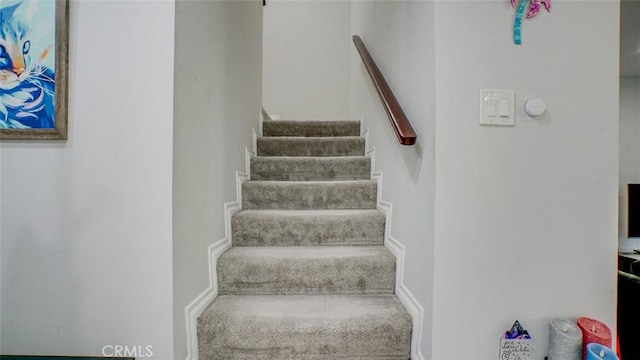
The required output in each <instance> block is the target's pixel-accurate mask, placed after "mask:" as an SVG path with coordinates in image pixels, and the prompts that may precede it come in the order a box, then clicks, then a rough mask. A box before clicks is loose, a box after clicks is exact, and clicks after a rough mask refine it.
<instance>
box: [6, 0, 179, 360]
mask: <svg viewBox="0 0 640 360" xmlns="http://www.w3.org/2000/svg"><path fill="white" fill-rule="evenodd" d="M70 5H71V9H70V11H71V15H70V16H71V17H70V43H69V45H70V46H69V47H70V59H69V125H70V134H69V140H68V141H67V142H35V141H33V142H32V141H29V142H26V141H25V142H8V141H3V143H2V145H1V151H2V153H1V155H0V159H1V161H2V163H1V176H0V179H1V182H2V188H1V191H0V194H1V196H2V201H1V209H2V226H1V231H0V234H1V242H0V246H1V249H2V251H1V252H2V268H1V273H2V274H1V281H2V284H1V287H0V289H1V291H2V303H1V304H2V307H1V308H0V318H1V319H2V320H1V324H0V325H1V329H2V339H1V344H2V352H3V353H8V354H11V353H23V354H24V353H27V354H69V355H102V348H103V346H105V345H110V344H111V345H117V344H119V345H123V346H125V345H126V346H129V347H134V346H142V347H143V349H144V350H146V349H145V347H146V346H147V345H150V346H152V352H153V355H154V356H153V358H155V359H163V360H166V359H170V358H172V356H173V345H172V344H173V337H172V286H171V277H172V275H171V272H172V271H171V232H172V226H171V172H172V164H171V162H172V121H173V33H174V27H173V23H174V2H173V1H154V2H135V1H126V2H122V1H118V2H116V1H72V2H71V4H70ZM114 19H117V20H115V22H114ZM117 24H121V25H122V24H125V25H126V24H129V25H130V26H117Z"/></svg>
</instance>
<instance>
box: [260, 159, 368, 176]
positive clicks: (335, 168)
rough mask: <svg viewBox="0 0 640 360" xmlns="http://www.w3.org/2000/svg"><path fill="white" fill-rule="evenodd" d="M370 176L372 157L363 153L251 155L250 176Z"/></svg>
mask: <svg viewBox="0 0 640 360" xmlns="http://www.w3.org/2000/svg"><path fill="white" fill-rule="evenodd" d="M370 178H371V159H370V158H366V157H364V156H338V157H281V156H274V157H271V156H260V157H256V156H252V157H251V180H289V181H313V180H365V179H370Z"/></svg>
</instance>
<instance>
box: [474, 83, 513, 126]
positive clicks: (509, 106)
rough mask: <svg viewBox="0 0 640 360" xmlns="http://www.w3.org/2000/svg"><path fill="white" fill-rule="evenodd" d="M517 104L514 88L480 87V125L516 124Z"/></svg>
mask: <svg viewBox="0 0 640 360" xmlns="http://www.w3.org/2000/svg"><path fill="white" fill-rule="evenodd" d="M515 106H516V94H515V91H513V90H494V89H480V125H495V126H514V125H515V120H516V117H515V113H516V111H515Z"/></svg>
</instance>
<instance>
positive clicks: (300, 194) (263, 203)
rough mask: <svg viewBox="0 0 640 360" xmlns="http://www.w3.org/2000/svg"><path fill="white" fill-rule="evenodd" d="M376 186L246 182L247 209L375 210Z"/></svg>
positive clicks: (244, 200)
mask: <svg viewBox="0 0 640 360" xmlns="http://www.w3.org/2000/svg"><path fill="white" fill-rule="evenodd" d="M376 196H377V184H376V182H375V181H373V180H349V181H246V182H244V183H243V184H242V208H243V209H246V210H265V209H273V210H294V209H295V210H310V209H375V208H376Z"/></svg>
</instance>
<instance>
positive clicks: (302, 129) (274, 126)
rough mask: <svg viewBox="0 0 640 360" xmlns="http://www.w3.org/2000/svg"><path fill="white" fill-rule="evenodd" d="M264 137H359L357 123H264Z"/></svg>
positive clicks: (358, 123)
mask: <svg viewBox="0 0 640 360" xmlns="http://www.w3.org/2000/svg"><path fill="white" fill-rule="evenodd" d="M262 133H263V135H264V136H360V122H359V121H265V122H264V123H263V124H262Z"/></svg>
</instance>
